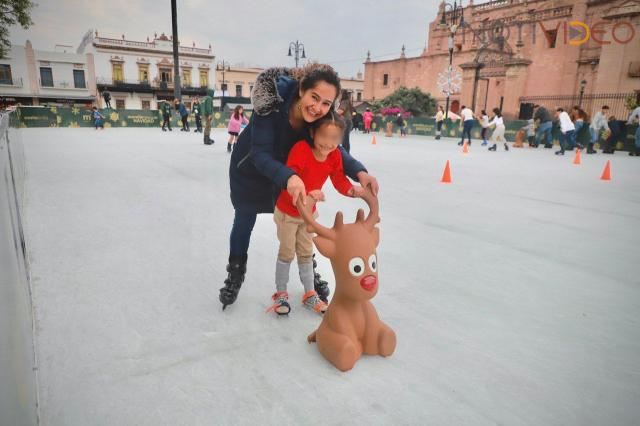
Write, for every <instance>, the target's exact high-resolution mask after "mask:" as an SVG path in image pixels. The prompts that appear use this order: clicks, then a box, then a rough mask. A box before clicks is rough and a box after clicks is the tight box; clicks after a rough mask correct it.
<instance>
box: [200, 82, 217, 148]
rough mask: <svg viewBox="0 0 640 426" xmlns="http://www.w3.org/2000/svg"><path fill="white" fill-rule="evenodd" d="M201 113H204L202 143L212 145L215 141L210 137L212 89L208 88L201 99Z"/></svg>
mask: <svg viewBox="0 0 640 426" xmlns="http://www.w3.org/2000/svg"><path fill="white" fill-rule="evenodd" d="M202 115H204V144H205V145H213V144H214V143H215V141H214V140H213V139H211V138H210V136H211V123H212V121H213V89H208V90H207V96H205V97H204V99H203V100H202Z"/></svg>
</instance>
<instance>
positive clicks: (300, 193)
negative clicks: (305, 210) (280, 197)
mask: <svg viewBox="0 0 640 426" xmlns="http://www.w3.org/2000/svg"><path fill="white" fill-rule="evenodd" d="M287 192H288V193H289V195H291V198H292V199H293V205H294V206H295V205H297V204H298V199H300V200H302V205H304V206H306V205H307V197H306V195H307V192H306V190H305V188H304V182H302V179H300V177H299V176H298V175H293V176H291V177H290V178H289V180H288V181H287Z"/></svg>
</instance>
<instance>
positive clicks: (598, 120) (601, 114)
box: [587, 105, 609, 154]
mask: <svg viewBox="0 0 640 426" xmlns="http://www.w3.org/2000/svg"><path fill="white" fill-rule="evenodd" d="M608 116H609V107H608V106H607V105H603V106H602V108H601V109H600V111H598V112H596V113H595V114H594V115H593V118H592V119H591V126H589V132H590V133H591V143H590V144H589V147H588V148H587V154H595V153H596V151H595V149H594V145H595V144H596V143H597V142H598V139H600V133H601V132H602V131H603V130H604V131H607V132H608V131H609V122H608V121H607V117H608Z"/></svg>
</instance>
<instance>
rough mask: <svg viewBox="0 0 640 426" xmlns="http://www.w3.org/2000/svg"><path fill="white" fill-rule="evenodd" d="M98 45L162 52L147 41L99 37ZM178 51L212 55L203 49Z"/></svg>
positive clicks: (180, 47)
mask: <svg viewBox="0 0 640 426" xmlns="http://www.w3.org/2000/svg"><path fill="white" fill-rule="evenodd" d="M96 44H100V45H108V46H117V47H138V48H143V49H150V50H160V47H159V46H158V45H157V44H156V43H155V41H149V42H146V41H132V40H119V39H117V38H105V37H97V38H96ZM178 50H179V51H180V52H184V53H198V54H202V55H207V54H209V53H211V49H202V48H199V47H188V46H179V48H178Z"/></svg>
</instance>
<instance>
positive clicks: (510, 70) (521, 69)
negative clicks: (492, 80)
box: [502, 58, 531, 119]
mask: <svg viewBox="0 0 640 426" xmlns="http://www.w3.org/2000/svg"><path fill="white" fill-rule="evenodd" d="M529 65H531V61H530V60H529V59H524V58H513V59H509V60H507V61H505V63H504V66H505V70H506V77H505V87H504V103H503V105H502V113H503V115H504V116H505V118H507V119H514V118H517V117H518V112H519V111H520V101H519V98H520V97H521V96H523V95H524V93H525V86H526V82H527V70H528V67H529Z"/></svg>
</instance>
